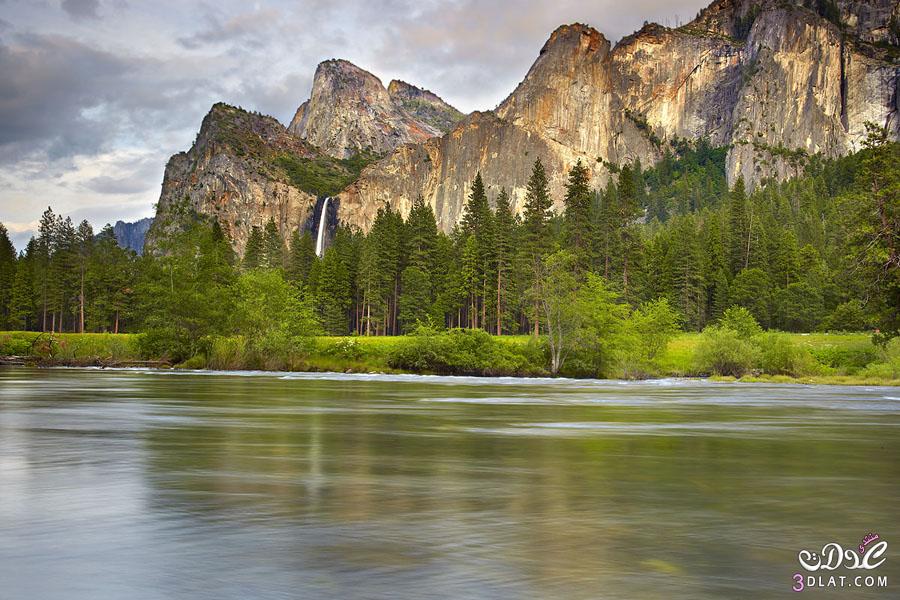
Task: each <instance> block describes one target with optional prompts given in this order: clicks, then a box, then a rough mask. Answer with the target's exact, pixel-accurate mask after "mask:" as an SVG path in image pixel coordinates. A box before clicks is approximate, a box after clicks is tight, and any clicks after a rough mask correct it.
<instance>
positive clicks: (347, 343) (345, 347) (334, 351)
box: [321, 337, 363, 360]
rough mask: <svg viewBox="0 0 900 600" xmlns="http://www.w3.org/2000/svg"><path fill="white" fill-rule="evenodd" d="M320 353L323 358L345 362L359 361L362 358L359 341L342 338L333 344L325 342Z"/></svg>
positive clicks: (361, 348) (328, 341)
mask: <svg viewBox="0 0 900 600" xmlns="http://www.w3.org/2000/svg"><path fill="white" fill-rule="evenodd" d="M321 352H322V354H324V355H325V356H333V357H335V358H342V359H345V360H359V359H361V358H362V356H363V347H362V344H360V343H359V340H356V339H354V338H348V337H342V338H337V340H335V341H333V342H331V341H330V340H326V341H325V342H324V347H323V348H322V349H321Z"/></svg>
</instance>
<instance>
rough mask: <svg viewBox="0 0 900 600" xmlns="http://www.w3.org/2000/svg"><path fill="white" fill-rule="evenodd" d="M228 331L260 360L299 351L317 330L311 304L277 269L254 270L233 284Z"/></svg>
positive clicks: (317, 324) (318, 331)
mask: <svg viewBox="0 0 900 600" xmlns="http://www.w3.org/2000/svg"><path fill="white" fill-rule="evenodd" d="M234 300H235V301H234V310H233V311H232V312H231V315H230V323H231V330H232V331H233V332H234V333H237V334H239V335H243V336H244V338H245V339H246V340H247V346H248V349H249V350H250V351H251V352H252V353H254V355H255V356H256V357H257V360H258V361H259V362H260V363H266V362H267V361H270V360H272V358H273V357H289V356H291V355H294V354H297V353H300V352H303V351H304V350H305V349H307V348H308V347H309V345H310V338H311V337H312V336H314V335H317V334H318V333H320V331H321V327H320V325H319V322H318V319H317V318H316V315H315V312H314V310H313V308H312V306H311V304H310V303H309V302H308V301H306V300H305V299H304V298H303V297H302V296H301V293H300V291H299V290H298V289H297V288H296V287H295V286H293V285H291V284H290V283H288V281H286V280H285V278H284V275H283V274H282V273H281V271H280V270H277V269H254V270H250V271H246V272H244V273H242V274H241V275H240V276H239V277H238V278H237V280H236V281H235V283H234Z"/></svg>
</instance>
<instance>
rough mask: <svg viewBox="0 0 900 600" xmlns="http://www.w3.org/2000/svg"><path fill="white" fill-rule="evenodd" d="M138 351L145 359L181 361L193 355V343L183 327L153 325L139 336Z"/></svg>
mask: <svg viewBox="0 0 900 600" xmlns="http://www.w3.org/2000/svg"><path fill="white" fill-rule="evenodd" d="M137 347H138V352H139V353H140V355H141V357H142V358H144V359H145V360H155V359H160V360H165V359H168V360H170V361H172V362H174V363H179V362H182V361H184V360H187V359H188V358H189V357H191V356H192V355H193V354H194V352H193V350H194V349H193V344H192V340H191V338H190V335H189V334H188V333H187V332H186V331H185V330H184V329H181V328H176V327H153V328H150V329H148V330H147V331H146V332H144V333H143V334H141V335H140V336H138V339H137Z"/></svg>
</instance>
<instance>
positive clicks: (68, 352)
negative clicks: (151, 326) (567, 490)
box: [0, 331, 900, 385]
mask: <svg viewBox="0 0 900 600" xmlns="http://www.w3.org/2000/svg"><path fill="white" fill-rule="evenodd" d="M141 335H142V334H109V333H85V334H76V333H59V334H53V335H52V336H51V335H50V334H42V333H36V332H23V331H13V332H0V357H7V360H9V357H18V358H19V359H23V360H24V361H25V362H29V363H33V364H39V365H71V366H89V365H97V366H109V367H116V366H160V367H174V368H188V369H207V368H208V369H218V370H238V369H263V370H294V371H341V372H365V373H368V372H381V373H403V372H420V373H434V372H438V373H446V374H454V373H458V374H472V373H482V371H479V370H478V369H476V368H469V367H465V366H462V367H460V366H454V365H459V364H460V363H459V362H458V361H457V362H455V363H454V362H452V361H446V363H442V364H446V365H449V366H447V367H445V368H437V369H435V368H427V367H426V368H420V367H416V366H413V367H409V366H406V367H404V366H398V363H400V364H405V363H402V361H399V360H398V358H397V356H398V355H402V354H403V351H404V349H405V348H406V345H408V344H409V342H410V340H411V339H414V338H410V337H409V336H387V337H355V336H354V337H317V338H313V339H311V340H310V341H309V343H308V345H307V346H306V347H304V348H301V349H298V351H297V352H292V353H291V356H289V357H286V356H278V355H275V356H269V357H267V358H266V359H263V360H260V359H259V358H253V357H251V356H249V355H248V354H247V353H246V352H245V347H246V346H245V344H244V342H243V339H242V338H240V337H239V336H232V337H218V338H215V339H212V340H211V341H210V342H209V343H208V344H207V346H206V348H205V350H204V352H203V353H202V354H198V355H197V356H194V357H193V358H191V359H189V360H187V361H184V362H183V363H180V364H175V365H172V364H171V363H170V362H169V361H168V360H167V359H166V357H165V356H147V355H145V354H143V353H142V351H141V344H140V337H141ZM781 335H783V336H786V338H787V339H788V340H789V341H790V344H791V345H792V347H793V348H794V349H795V350H796V351H798V352H799V354H800V355H801V356H803V357H804V359H805V360H804V361H803V364H804V365H805V366H804V367H803V368H799V369H796V370H795V371H794V372H790V371H787V372H785V371H784V370H777V369H767V368H765V367H759V368H755V369H753V370H752V371H751V372H750V373H748V374H745V375H744V376H743V377H740V378H738V380H740V381H753V382H759V381H768V382H794V383H798V382H800V383H828V384H842V385H847V384H859V385H900V344H897V342H896V341H895V342H894V343H893V344H891V345H889V346H888V347H887V348H881V347H879V346H876V345H874V344H873V343H872V341H871V336H870V335H869V334H867V333H810V334H781ZM490 339H491V340H492V342H491V343H492V344H493V345H494V346H495V348H494V349H493V350H492V352H499V355H498V356H499V357H498V358H494V357H492V358H490V360H489V361H490V362H492V363H493V362H496V363H497V364H500V365H501V366H500V367H498V370H497V371H495V372H490V371H488V372H486V373H487V374H493V375H510V374H518V375H526V376H542V375H547V372H546V368H545V366H544V365H542V364H541V362H542V361H543V358H544V355H543V352H544V349H543V348H542V346H541V344H540V343H537V342H535V340H534V339H533V338H532V337H531V336H527V335H520V336H502V337H492V338H490ZM701 340H702V334H699V333H681V334H679V335H677V336H676V337H675V338H673V339H672V340H671V341H669V343H668V345H667V347H666V350H665V351H664V352H663V353H662V354H661V355H660V356H659V357H658V358H657V360H656V361H655V364H654V368H653V369H652V371H649V372H646V373H643V374H642V375H641V376H644V377H695V376H708V375H710V376H713V377H715V378H716V379H719V380H735V378H734V377H727V376H722V375H717V374H716V373H709V372H704V371H703V370H701V369H699V368H698V364H697V360H696V351H697V347H698V345H699V344H700V343H701ZM407 350H408V349H407ZM466 350H467V349H463V351H464V352H465V351H466ZM412 351H413V352H419V350H417V349H415V348H413V349H412ZM468 351H469V353H470V354H476V353H479V352H481V350H478V349H468ZM509 357H514V358H513V360H512V362H511V363H509V364H508V366H507V367H505V368H504V367H503V366H502V365H503V364H506V363H504V359H505V358H506V359H508V358H509ZM620 376H621V375H620ZM632 376H633V375H632Z"/></svg>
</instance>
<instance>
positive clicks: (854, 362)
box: [812, 341, 878, 375]
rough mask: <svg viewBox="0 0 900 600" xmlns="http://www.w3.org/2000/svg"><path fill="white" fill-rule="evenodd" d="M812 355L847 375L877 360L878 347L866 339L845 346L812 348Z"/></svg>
mask: <svg viewBox="0 0 900 600" xmlns="http://www.w3.org/2000/svg"><path fill="white" fill-rule="evenodd" d="M812 355H813V356H814V357H815V359H816V360H817V361H819V362H820V363H822V364H823V365H826V366H829V367H832V368H834V369H838V370H839V371H842V372H844V373H845V374H847V375H854V374H856V373H858V372H859V371H860V370H861V369H863V368H865V367H866V366H867V365H868V364H870V363H872V362H874V361H876V360H878V349H877V348H876V347H875V345H874V344H872V343H871V342H870V341H867V342H863V343H858V344H852V345H845V346H837V345H829V346H821V347H818V348H814V349H813V350H812Z"/></svg>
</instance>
